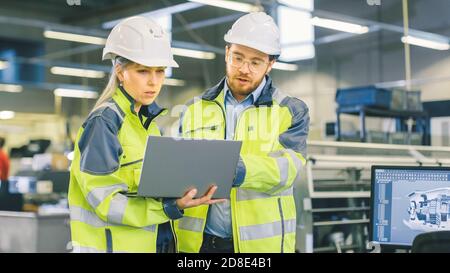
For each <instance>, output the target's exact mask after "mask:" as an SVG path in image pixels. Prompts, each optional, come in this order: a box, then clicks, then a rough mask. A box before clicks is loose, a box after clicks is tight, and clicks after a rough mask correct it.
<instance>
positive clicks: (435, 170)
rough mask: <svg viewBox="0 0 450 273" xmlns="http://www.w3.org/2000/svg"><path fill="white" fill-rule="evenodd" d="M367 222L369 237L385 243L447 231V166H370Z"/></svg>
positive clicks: (407, 243) (449, 195) (405, 243)
mask: <svg viewBox="0 0 450 273" xmlns="http://www.w3.org/2000/svg"><path fill="white" fill-rule="evenodd" d="M370 221H371V222H370V240H371V241H373V242H375V243H378V244H380V245H386V246H389V245H390V246H397V247H410V246H411V245H412V242H413V240H414V238H415V237H416V236H417V235H418V234H420V233H424V232H428V231H438V230H450V168H448V167H405V166H372V190H371V216H370Z"/></svg>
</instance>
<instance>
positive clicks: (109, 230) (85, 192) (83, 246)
mask: <svg viewBox="0 0 450 273" xmlns="http://www.w3.org/2000/svg"><path fill="white" fill-rule="evenodd" d="M103 59H111V60H112V62H113V70H112V73H111V78H110V80H109V83H108V84H107V86H106V88H105V89H104V91H103V94H102V95H101V96H100V98H99V100H98V102H97V103H96V105H95V107H94V110H92V112H91V113H90V115H89V117H88V118H87V120H86V121H85V122H84V124H83V126H82V128H80V131H79V132H78V136H77V140H76V147H75V156H74V160H73V162H72V166H71V172H70V188H69V207H70V226H71V234H72V245H73V248H74V252H173V251H176V246H175V240H174V239H173V231H172V220H174V219H178V218H181V217H182V216H183V209H185V208H189V207H193V206H198V205H202V204H211V203H215V202H217V200H214V201H213V200H211V197H212V195H213V194H214V192H215V190H216V188H215V187H214V188H211V189H210V190H209V191H208V192H207V193H206V194H205V195H204V196H203V197H201V198H198V199H194V196H195V195H196V193H197V192H196V190H195V189H194V190H191V191H189V192H187V193H186V195H185V196H183V197H182V198H179V199H162V200H156V199H153V198H143V197H131V195H129V194H130V193H135V192H137V188H138V183H139V176H140V171H141V168H142V158H143V153H144V150H145V143H146V140H147V137H148V135H160V132H159V129H158V127H157V125H156V124H155V123H154V119H155V118H156V117H157V116H159V115H160V114H162V113H163V112H164V109H162V108H160V107H159V106H158V105H157V104H156V103H155V102H154V101H155V99H156V97H157V96H158V94H159V92H160V90H161V87H162V85H163V82H164V79H165V71H164V70H165V68H166V67H178V64H177V63H176V62H175V61H174V60H173V56H172V53H171V48H170V42H169V39H168V37H167V34H166V33H165V32H164V31H163V29H162V28H161V27H160V26H159V25H158V24H157V23H155V22H154V21H152V20H149V19H146V18H144V17H131V18H128V19H126V20H124V21H122V22H120V23H119V24H118V25H117V26H115V27H114V29H113V30H112V31H111V33H110V35H109V37H108V39H107V42H106V46H105V48H104V50H103Z"/></svg>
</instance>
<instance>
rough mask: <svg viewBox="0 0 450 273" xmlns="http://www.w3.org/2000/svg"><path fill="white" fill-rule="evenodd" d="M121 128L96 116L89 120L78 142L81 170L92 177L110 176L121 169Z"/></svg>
mask: <svg viewBox="0 0 450 273" xmlns="http://www.w3.org/2000/svg"><path fill="white" fill-rule="evenodd" d="M118 130H119V128H118V127H117V126H116V125H114V123H112V122H111V121H110V120H108V119H106V118H104V117H102V116H95V117H92V118H91V119H89V120H88V121H87V122H86V123H85V126H84V131H83V133H82V135H81V137H80V140H79V142H78V147H79V149H80V157H81V158H80V170H81V171H82V172H86V173H89V174H92V175H108V174H111V173H113V172H115V171H116V170H118V169H119V167H120V161H119V160H120V156H121V155H122V152H123V150H122V146H121V145H120V143H119V140H118V138H117V134H118Z"/></svg>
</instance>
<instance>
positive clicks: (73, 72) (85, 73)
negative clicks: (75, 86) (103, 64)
mask: <svg viewBox="0 0 450 273" xmlns="http://www.w3.org/2000/svg"><path fill="white" fill-rule="evenodd" d="M50 72H51V73H52V74H56V75H65V76H74V77H86V78H97V79H100V78H103V77H105V72H103V71H97V70H90V69H80V68H71V67H61V66H54V67H52V68H50Z"/></svg>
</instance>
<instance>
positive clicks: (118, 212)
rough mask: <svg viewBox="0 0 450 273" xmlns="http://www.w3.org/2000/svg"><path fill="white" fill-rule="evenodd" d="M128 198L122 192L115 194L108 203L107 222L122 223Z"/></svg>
mask: <svg viewBox="0 0 450 273" xmlns="http://www.w3.org/2000/svg"><path fill="white" fill-rule="evenodd" d="M127 203H128V199H127V198H126V197H125V196H123V195H122V194H116V195H115V196H114V197H113V198H112V199H111V202H110V204H109V210H108V222H111V223H116V224H122V219H123V215H124V214H125V209H126V208H127Z"/></svg>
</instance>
